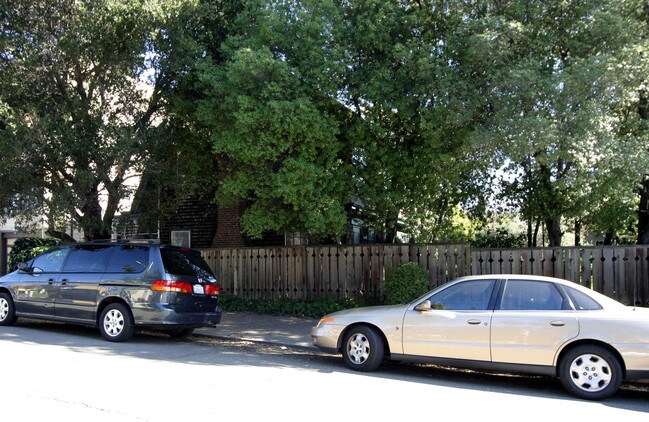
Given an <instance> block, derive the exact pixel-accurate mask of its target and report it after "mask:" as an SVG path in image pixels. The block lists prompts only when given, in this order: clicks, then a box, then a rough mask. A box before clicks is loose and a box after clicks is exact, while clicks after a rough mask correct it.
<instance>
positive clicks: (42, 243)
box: [9, 237, 61, 271]
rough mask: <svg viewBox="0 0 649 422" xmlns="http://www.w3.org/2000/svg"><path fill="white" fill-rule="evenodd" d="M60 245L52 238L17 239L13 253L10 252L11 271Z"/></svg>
mask: <svg viewBox="0 0 649 422" xmlns="http://www.w3.org/2000/svg"><path fill="white" fill-rule="evenodd" d="M60 243H61V241H60V240H58V239H52V238H46V239H41V238H40V237H21V238H18V239H16V241H15V242H14V244H13V245H12V246H11V252H9V271H14V270H15V269H16V268H18V264H20V263H21V262H27V261H29V260H30V259H32V258H34V257H35V256H36V255H38V254H40V253H43V252H45V251H46V250H48V249H49V248H51V247H52V246H56V245H58V244H60Z"/></svg>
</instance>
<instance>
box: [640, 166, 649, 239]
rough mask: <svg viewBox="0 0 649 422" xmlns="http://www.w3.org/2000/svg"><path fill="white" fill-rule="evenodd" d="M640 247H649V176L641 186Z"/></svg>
mask: <svg viewBox="0 0 649 422" xmlns="http://www.w3.org/2000/svg"><path fill="white" fill-rule="evenodd" d="M638 245H649V176H645V178H644V180H643V181H642V183H641V184H640V205H639V206H638Z"/></svg>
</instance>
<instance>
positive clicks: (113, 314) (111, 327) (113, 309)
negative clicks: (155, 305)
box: [99, 303, 135, 341]
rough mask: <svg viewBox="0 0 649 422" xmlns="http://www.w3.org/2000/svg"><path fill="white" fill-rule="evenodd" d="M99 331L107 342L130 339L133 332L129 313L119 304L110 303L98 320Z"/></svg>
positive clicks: (124, 306) (131, 318)
mask: <svg viewBox="0 0 649 422" xmlns="http://www.w3.org/2000/svg"><path fill="white" fill-rule="evenodd" d="M99 331H100V332H101V335H102V336H103V337H104V339H106V340H108V341H126V340H128V339H130V338H131V337H133V333H134V331H135V324H133V317H132V316H131V311H130V310H129V309H128V307H127V306H126V305H124V304H121V303H111V304H110V305H108V306H106V307H105V308H104V310H103V311H102V313H101V317H100V318H99Z"/></svg>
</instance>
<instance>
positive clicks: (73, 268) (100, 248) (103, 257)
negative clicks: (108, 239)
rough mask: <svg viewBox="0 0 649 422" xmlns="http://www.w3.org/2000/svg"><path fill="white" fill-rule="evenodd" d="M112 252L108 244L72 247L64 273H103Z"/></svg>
mask: <svg viewBox="0 0 649 422" xmlns="http://www.w3.org/2000/svg"><path fill="white" fill-rule="evenodd" d="M111 252H112V248H111V246H109V245H79V246H75V247H74V248H72V251H71V252H70V257H69V258H68V260H67V261H66V262H65V267H63V272H64V273H103V272H104V271H106V264H107V263H108V258H109V257H110V254H111Z"/></svg>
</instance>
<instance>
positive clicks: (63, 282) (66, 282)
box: [61, 278, 70, 285]
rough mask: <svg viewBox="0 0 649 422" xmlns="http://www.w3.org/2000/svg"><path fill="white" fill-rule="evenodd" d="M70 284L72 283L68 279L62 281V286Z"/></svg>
mask: <svg viewBox="0 0 649 422" xmlns="http://www.w3.org/2000/svg"><path fill="white" fill-rule="evenodd" d="M69 282H70V280H68V279H67V278H64V279H63V280H61V285H66V284H68V283H69Z"/></svg>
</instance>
